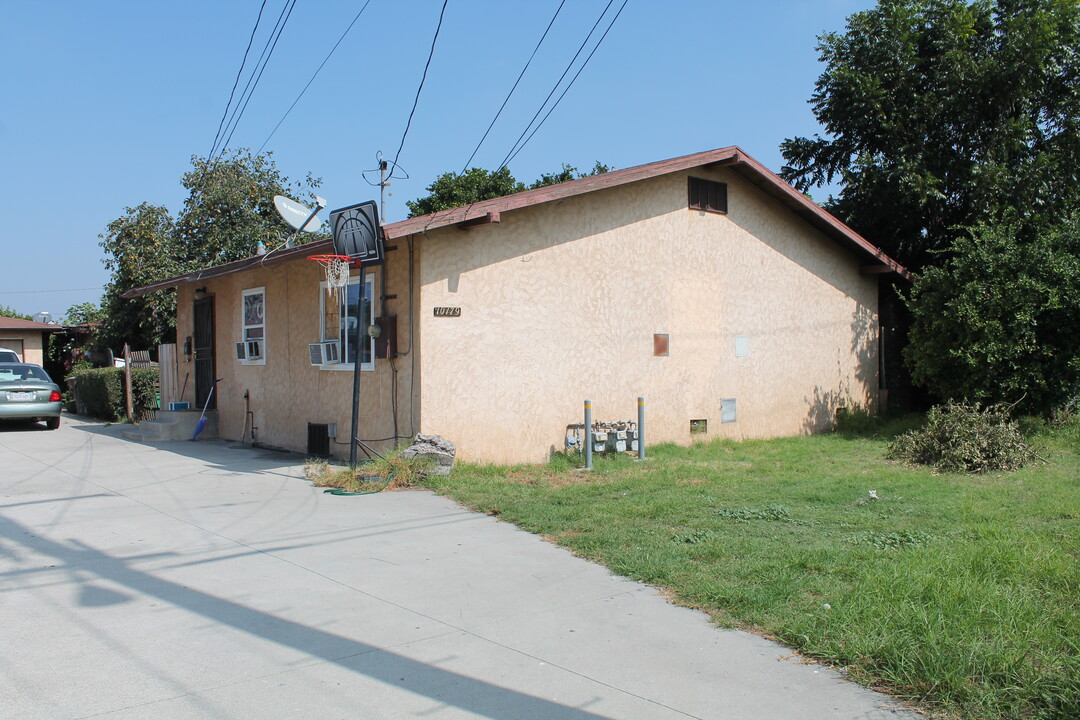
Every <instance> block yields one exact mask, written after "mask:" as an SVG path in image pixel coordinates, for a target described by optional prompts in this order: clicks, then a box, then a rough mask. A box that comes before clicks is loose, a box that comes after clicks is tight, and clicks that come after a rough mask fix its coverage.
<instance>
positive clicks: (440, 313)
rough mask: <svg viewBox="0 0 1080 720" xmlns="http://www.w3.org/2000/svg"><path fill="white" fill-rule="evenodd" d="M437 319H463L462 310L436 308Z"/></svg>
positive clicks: (457, 308) (456, 308)
mask: <svg viewBox="0 0 1080 720" xmlns="http://www.w3.org/2000/svg"><path fill="white" fill-rule="evenodd" d="M435 317H461V308H459V307H437V308H435Z"/></svg>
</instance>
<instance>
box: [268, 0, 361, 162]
mask: <svg viewBox="0 0 1080 720" xmlns="http://www.w3.org/2000/svg"><path fill="white" fill-rule="evenodd" d="M370 4H371V0H367V2H365V3H364V7H362V8H360V12H358V13H356V17H354V18H353V19H352V22H351V23H349V26H348V27H347V28H345V32H343V33H341V37H339V38H338V41H337V42H336V43H334V47H332V48H330V52H328V53H327V54H326V57H325V58H323V61H322V63H321V64H320V65H319V67H318V69H317V70H315V73H314V74H313V75H312V76H311V79H310V80H308V81H307V85H305V86H304V89H303V90H301V91H300V94H299V95H297V96H296V99H295V100H293V102H292V105H290V106H289V109H288V110H286V111H285V114H284V115H282V116H281V119H280V120H278V123H277V125H275V126H274V129H273V130H271V131H270V134H269V135H268V136H267V138H266V140H264V141H263V144H262V145H260V146H259V152H260V153H261V152H262V151H263V148H265V147H266V143H268V142H270V139H271V138H272V137H274V133H276V132H277V131H278V128H279V127H281V123H283V122H285V118H287V117H289V113H291V112H292V111H293V108H294V107H296V103H298V102H300V98H302V97H304V93H306V92H307V91H308V88H309V87H311V83H313V82H315V78H317V77H318V76H319V73H320V72H322V69H323V66H325V65H326V63H327V61H329V60H330V56H331V55H333V54H334V51H335V50H337V49H338V45H340V44H341V41H342V40H344V39H345V36H346V35H348V34H349V31H350V30H352V28H353V25H355V24H356V21H357V20H359V19H360V16H361V15H363V14H364V11H365V10H367V6H368V5H370ZM256 154H258V153H256Z"/></svg>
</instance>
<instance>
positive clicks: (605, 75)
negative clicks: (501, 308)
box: [0, 0, 874, 317]
mask: <svg viewBox="0 0 1080 720" xmlns="http://www.w3.org/2000/svg"><path fill="white" fill-rule="evenodd" d="M261 2H262V0H185V1H184V2H178V1H176V0H173V1H172V2H166V1H159V0H154V1H152V2H148V1H147V0H137V1H129V2H128V1H125V2H121V1H119V0H99V1H97V2H88V1H86V0H39V1H37V2H22V1H21V0H2V2H0V9H2V11H3V18H4V21H3V23H2V25H0V67H3V68H4V71H3V77H2V79H0V97H2V98H3V111H2V112H0V198H2V201H3V203H4V205H5V211H4V213H3V215H2V217H3V226H2V228H0V305H6V306H9V307H13V308H15V309H16V310H18V311H21V312H25V313H29V314H33V313H36V312H38V311H42V310H47V311H49V312H51V313H52V314H53V316H54V317H60V316H62V315H63V314H64V312H65V311H66V310H67V309H68V308H69V307H70V306H71V305H73V304H76V303H81V302H95V303H96V302H98V301H99V299H100V297H101V287H102V286H103V285H104V284H105V283H106V282H107V280H108V273H107V271H106V270H105V267H104V265H103V264H102V262H101V261H102V257H103V255H102V250H101V248H100V247H99V245H98V242H99V239H98V235H99V234H100V233H102V232H103V231H104V230H105V226H106V225H107V224H108V223H109V222H110V221H111V220H113V219H115V218H117V217H119V216H121V215H122V214H123V213H124V208H125V207H133V206H136V205H138V204H139V203H141V202H143V201H146V202H150V203H154V204H159V205H165V206H166V207H168V208H169V210H170V211H171V212H172V213H173V214H174V215H175V214H176V213H177V212H178V211H179V210H180V208H181V206H182V204H183V200H184V196H185V193H184V190H183V188H182V187H181V185H180V178H181V176H182V175H183V174H184V172H186V171H187V170H188V169H189V168H190V166H191V156H192V155H206V154H207V153H208V152H209V150H210V148H211V146H212V144H213V142H214V136H215V134H216V132H217V129H218V123H219V121H220V120H221V116H222V113H223V112H224V110H225V107H226V102H227V101H228V98H229V92H230V90H231V89H232V86H233V82H234V81H235V79H236V74H237V70H238V68H239V65H240V61H241V58H242V57H243V53H244V49H245V47H246V45H247V42H248V38H249V36H250V35H251V32H252V28H253V26H254V25H255V18H256V15H257V14H258V11H259V7H260V4H261ZM284 2H285V0H267V2H266V9H265V10H264V15H263V24H262V26H261V27H260V29H259V31H258V34H257V35H256V38H255V43H254V49H253V51H252V56H251V58H252V59H253V58H255V57H257V52H258V51H259V50H261V48H262V47H263V44H264V42H265V41H266V38H267V35H268V33H269V30H270V28H271V27H272V25H273V22H274V21H275V20H276V19H277V17H278V14H279V12H280V11H281V8H282V7H283V5H284ZM621 3H622V0H615V1H614V2H613V3H612V6H611V9H610V10H609V11H608V14H607V15H606V19H605V21H604V22H603V23H602V24H601V29H603V28H604V27H606V26H607V19H610V18H611V17H612V16H613V14H614V12H615V10H616V9H617V8H618V7H619V6H620V5H621ZM362 5H363V2H362V0H360V1H358V0H349V1H346V0H298V2H297V3H296V6H295V9H294V11H293V13H292V15H291V17H290V18H289V21H288V24H287V25H286V27H285V30H284V32H283V33H282V35H281V39H280V41H279V43H278V45H277V47H276V49H275V50H274V54H273V56H272V57H271V59H270V61H269V63H268V64H267V68H266V71H265V73H264V75H263V77H262V79H261V81H260V83H259V85H258V87H257V88H256V90H255V92H254V93H253V95H252V97H251V100H250V103H249V104H248V106H247V108H246V110H245V112H244V114H243V116H242V117H241V119H240V121H239V123H238V124H237V126H236V130H235V132H234V134H233V136H232V142H231V143H230V147H250V148H252V149H258V148H259V147H260V146H262V145H263V144H264V142H266V141H267V139H268V137H269V136H270V133H271V131H272V130H273V128H274V126H275V125H276V124H277V123H278V121H279V120H281V118H282V116H283V115H284V114H285V112H286V110H287V109H288V108H289V105H290V104H291V103H292V102H293V100H294V99H295V98H296V96H297V95H298V94H299V93H300V91H301V89H302V88H303V86H304V85H305V84H306V83H307V82H308V80H309V79H310V78H311V76H312V74H313V73H314V72H315V70H316V68H318V66H319V64H320V63H321V62H322V61H323V59H324V58H325V57H326V54H327V53H328V52H329V51H330V48H331V47H332V46H333V44H334V43H335V42H336V41H337V39H338V38H339V37H340V35H341V33H342V32H343V31H344V29H345V27H346V26H347V25H348V24H349V22H351V21H352V19H353V17H354V16H355V15H356V13H357V12H358V11H359V9H360V7H361V6H362ZM558 5H559V0H529V1H525V0H449V4H448V7H447V10H446V16H445V19H444V22H443V27H442V30H441V32H440V35H439V40H438V43H437V45H436V48H435V54H434V57H433V59H432V62H431V67H430V70H429V72H428V77H427V81H426V83H425V85H424V90H423V93H422V95H421V96H420V102H419V105H418V107H417V109H416V114H415V116H414V118H413V121H412V127H411V129H410V130H409V134H408V137H407V139H406V142H405V146H404V149H403V151H402V153H401V156H400V160H399V162H400V165H401V166H402V168H403V169H404V171H406V172H407V173H408V175H409V179H407V180H406V179H395V180H394V181H393V185H392V187H391V188H390V190H389V191H390V193H392V195H391V197H390V198H389V200H388V203H387V216H388V218H387V219H388V220H389V221H391V222H392V221H396V220H401V219H403V218H404V217H405V214H406V208H405V201H406V200H411V199H414V198H416V197H419V196H421V195H423V194H424V188H425V187H426V186H427V185H428V184H430V182H431V181H432V180H433V179H434V178H435V177H436V176H437V175H439V174H441V173H443V172H447V171H459V170H461V169H462V167H463V165H464V164H465V162H466V160H467V159H468V157H469V155H470V154H471V153H472V151H473V148H474V147H475V146H476V144H477V142H479V140H480V137H481V136H482V135H483V132H484V130H485V128H486V127H487V126H488V123H490V122H491V119H492V118H493V117H494V115H495V112H496V111H497V110H498V108H499V105H500V103H501V102H502V100H503V98H504V97H505V95H506V93H507V92H508V91H509V90H510V87H511V86H512V85H513V83H514V80H515V79H516V78H517V76H518V73H520V72H521V68H522V67H523V65H524V63H525V61H526V60H527V59H528V57H529V54H530V53H531V52H532V50H533V47H534V46H535V44H536V42H537V41H538V40H539V38H540V35H541V33H542V32H543V30H544V28H545V27H546V26H547V24H548V22H549V21H550V19H551V17H552V15H553V14H554V12H555V9H556V8H557V7H558ZM605 5H607V0H567V2H566V4H565V6H564V7H563V9H562V11H561V12H560V14H559V17H558V19H557V20H556V22H555V24H554V26H553V27H552V30H551V32H550V34H549V35H548V38H547V39H546V40H545V43H544V45H543V46H542V47H541V49H540V51H539V52H538V53H537V55H536V58H535V59H534V60H533V62H532V65H531V67H530V68H529V71H528V72H527V73H526V75H525V76H524V79H523V80H522V82H521V85H520V86H519V87H518V89H517V91H516V92H515V94H514V96H513V98H511V100H510V102H509V104H508V105H507V108H506V110H505V111H504V112H503V114H502V116H501V117H500V119H499V121H498V123H497V124H496V125H495V127H494V129H493V130H492V132H491V134H490V135H489V137H488V139H487V140H486V142H485V143H484V145H483V147H481V148H480V150H479V152H478V153H477V155H476V157H475V159H474V160H473V162H472V165H475V166H480V167H489V168H494V167H497V166H498V164H499V163H500V162H501V161H502V159H503V157H504V156H505V155H506V154H507V153H508V152H509V151H510V149H511V147H512V146H513V144H514V142H515V140H516V139H517V138H518V136H519V135H520V134H521V133H522V131H523V130H524V129H525V127H526V125H527V123H528V122H529V119H530V118H531V117H532V116H533V114H534V113H535V112H536V110H537V108H538V107H539V106H540V103H541V102H542V101H543V99H544V97H545V96H546V95H547V94H548V92H549V91H550V89H551V87H552V86H553V84H554V83H555V81H556V80H557V79H558V77H559V75H560V74H561V73H562V72H563V70H564V68H565V67H566V65H567V63H568V62H569V61H570V58H571V57H572V56H573V54H574V53H575V52H576V51H577V49H578V47H579V45H580V44H581V42H582V41H583V40H584V38H585V36H586V34H587V33H588V32H589V29H590V28H591V27H592V25H593V23H594V22H596V19H597V17H599V16H600V13H601V11H602V10H603V9H604V7H605ZM873 5H874V3H873V2H870V1H868V0H802V1H799V0H765V1H764V2H757V3H738V2H721V1H719V0H629V2H628V4H627V5H626V8H625V10H624V11H623V12H622V15H621V16H620V17H619V19H618V21H617V22H616V23H615V25H614V27H613V28H612V30H611V31H610V33H609V34H608V35H607V38H606V39H605V40H604V42H603V44H602V45H601V46H600V48H599V49H598V50H597V51H596V53H595V55H594V56H593V57H592V59H591V61H590V62H589V64H588V66H587V67H586V68H585V70H584V71H583V72H582V73H581V75H580V76H579V77H578V79H577V81H576V83H575V84H574V86H573V87H572V88H571V89H570V91H569V92H568V93H567V94H566V96H565V97H564V98H563V100H562V102H561V103H560V104H559V106H558V107H557V108H556V109H555V111H554V112H553V113H552V114H551V115H550V117H549V118H548V120H547V121H546V123H545V124H544V125H543V127H541V128H540V130H539V131H538V132H537V133H536V134H535V136H534V137H533V138H532V140H531V141H530V142H529V144H528V145H526V146H525V148H524V149H523V150H522V151H521V152H520V153H519V154H518V155H517V156H516V157H515V158H514V160H513V161H512V162H511V163H510V170H511V172H512V173H513V174H514V175H515V176H516V177H517V178H518V179H519V180H523V181H526V182H529V181H532V180H534V179H535V178H537V177H538V176H539V175H540V174H541V173H543V172H546V171H553V170H558V169H559V168H560V167H561V164H562V163H564V162H565V163H569V164H571V165H574V166H576V167H578V168H581V169H588V168H591V167H592V165H593V163H594V162H595V161H597V160H599V161H601V162H604V163H607V164H608V165H611V166H613V167H618V168H623V167H629V166H632V165H639V164H642V163H647V162H652V161H655V160H661V159H665V158H669V157H675V156H678V155H683V154H687V153H692V152H698V151H701V150H707V149H712V148H717V147H723V146H726V145H740V146H741V147H742V148H743V149H745V150H746V151H747V152H749V153H750V154H751V155H753V156H754V157H755V158H757V159H758V160H760V161H761V162H763V163H764V164H765V165H766V166H768V167H769V168H771V169H773V170H778V169H779V168H780V166H781V164H782V158H781V155H780V152H779V149H778V147H779V144H780V143H781V142H782V141H783V140H784V139H785V138H787V137H793V136H796V135H808V134H812V133H814V132H817V131H818V127H817V124H816V122H815V121H814V118H813V115H812V113H811V112H810V108H809V106H808V105H807V100H808V98H809V97H810V94H811V92H812V90H813V83H814V80H815V79H816V78H817V76H818V75H819V74H820V73H821V70H822V66H821V64H820V63H819V62H818V61H817V53H816V51H815V49H814V47H815V44H816V42H817V40H816V36H817V35H818V34H820V33H822V32H825V31H829V30H836V31H841V30H842V29H843V27H844V24H845V19H846V17H847V16H848V15H850V14H851V13H853V12H857V11H859V10H864V9H866V8H868V7H872V6H873ZM441 6H442V2H441V0H371V2H370V5H369V6H368V8H367V10H366V11H365V12H364V14H363V15H362V16H361V17H360V19H359V21H358V22H357V23H356V25H355V26H354V27H353V29H352V31H351V32H350V33H349V35H348V36H347V37H346V38H345V40H344V41H343V42H342V43H341V45H340V47H339V48H338V49H337V51H336V52H335V53H334V55H333V57H331V58H330V60H329V62H328V63H327V64H326V66H325V67H324V68H323V70H322V72H321V73H320V74H319V76H318V77H317V78H316V80H315V81H314V83H313V84H312V85H311V87H310V89H308V91H307V93H306V94H305V96H304V97H303V99H301V100H300V102H299V103H298V104H297V106H296V107H295V109H294V110H293V111H292V112H291V114H290V115H289V116H288V118H287V119H286V120H285V122H284V123H283V124H282V125H281V127H280V129H278V130H277V132H276V134H274V136H273V137H272V138H271V139H270V140H269V142H268V143H267V144H266V150H270V151H273V153H274V159H275V161H276V163H277V165H278V168H279V170H281V171H282V173H284V174H285V175H287V176H288V177H289V178H292V179H302V178H303V177H305V176H306V175H307V174H308V173H309V172H310V173H311V174H313V175H314V176H316V177H321V178H322V179H323V186H322V188H321V190H320V191H319V194H320V195H322V196H324V197H325V198H326V199H327V201H328V205H329V207H330V208H331V209H332V208H335V207H341V206H344V205H349V204H352V203H356V202H360V201H363V200H368V199H378V189H377V188H375V187H372V186H370V185H369V184H368V183H367V182H366V181H365V180H364V177H363V175H362V173H363V171H365V170H370V169H372V168H374V167H376V153H378V152H380V151H381V152H382V154H383V155H384V156H385V157H387V158H388V159H392V158H393V157H394V154H395V152H396V150H397V148H398V145H399V143H400V142H401V138H402V133H403V131H404V129H405V124H406V121H407V119H408V115H409V110H410V108H411V107H412V103H413V98H414V96H415V94H416V89H417V85H418V84H419V82H420V76H421V73H422V72H423V68H424V63H425V61H426V60H427V55H428V50H429V48H430V44H431V38H432V35H433V33H434V31H435V26H436V23H437V21H438V16H439V10H440V8H441ZM594 37H595V36H594ZM591 47H592V45H591V44H590V45H589V46H588V47H587V48H586V50H585V52H584V53H583V55H582V56H583V57H584V55H585V54H587V53H588V52H589V49H590V48H591ZM249 62H250V60H249ZM579 62H580V60H579ZM574 72H576V67H575V69H573V70H571V72H570V76H572V75H573V73H574ZM568 77H569V76H568ZM559 92H561V89H560V91H559ZM557 95H558V93H556V96H557ZM369 177H374V176H373V175H370V174H369Z"/></svg>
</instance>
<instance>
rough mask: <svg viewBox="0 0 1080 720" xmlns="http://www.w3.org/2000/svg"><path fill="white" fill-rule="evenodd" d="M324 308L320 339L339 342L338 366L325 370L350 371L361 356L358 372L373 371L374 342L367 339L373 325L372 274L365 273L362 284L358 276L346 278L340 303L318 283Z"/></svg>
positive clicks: (373, 287) (373, 292)
mask: <svg viewBox="0 0 1080 720" xmlns="http://www.w3.org/2000/svg"><path fill="white" fill-rule="evenodd" d="M321 290H322V293H321V295H322V307H323V330H322V339H323V340H324V341H325V340H337V341H338V342H340V343H341V363H340V364H338V365H330V366H328V367H330V368H335V369H345V368H349V369H351V368H352V365H353V363H355V362H356V356H357V353H359V355H360V369H361V370H374V369H375V362H374V357H375V340H374V339H373V338H371V337H369V336H368V334H367V329H368V326H369V325H372V324H374V322H375V310H374V308H375V303H374V297H375V273H366V274H365V275H364V278H363V282H362V283H361V281H360V276H359V275H353V276H352V277H350V278H349V285H348V287H347V288H346V292H345V293H344V294H343V301H342V302H341V304H338V302H337V293H336V292H333V293H331V294H330V295H327V293H326V283H325V282H324V283H322V284H321Z"/></svg>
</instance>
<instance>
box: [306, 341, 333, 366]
mask: <svg viewBox="0 0 1080 720" xmlns="http://www.w3.org/2000/svg"><path fill="white" fill-rule="evenodd" d="M308 352H309V353H310V354H311V364H312V365H315V366H322V365H335V364H337V363H339V362H341V345H340V343H338V341H337V340H328V341H326V342H317V343H311V344H310V345H308Z"/></svg>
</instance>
